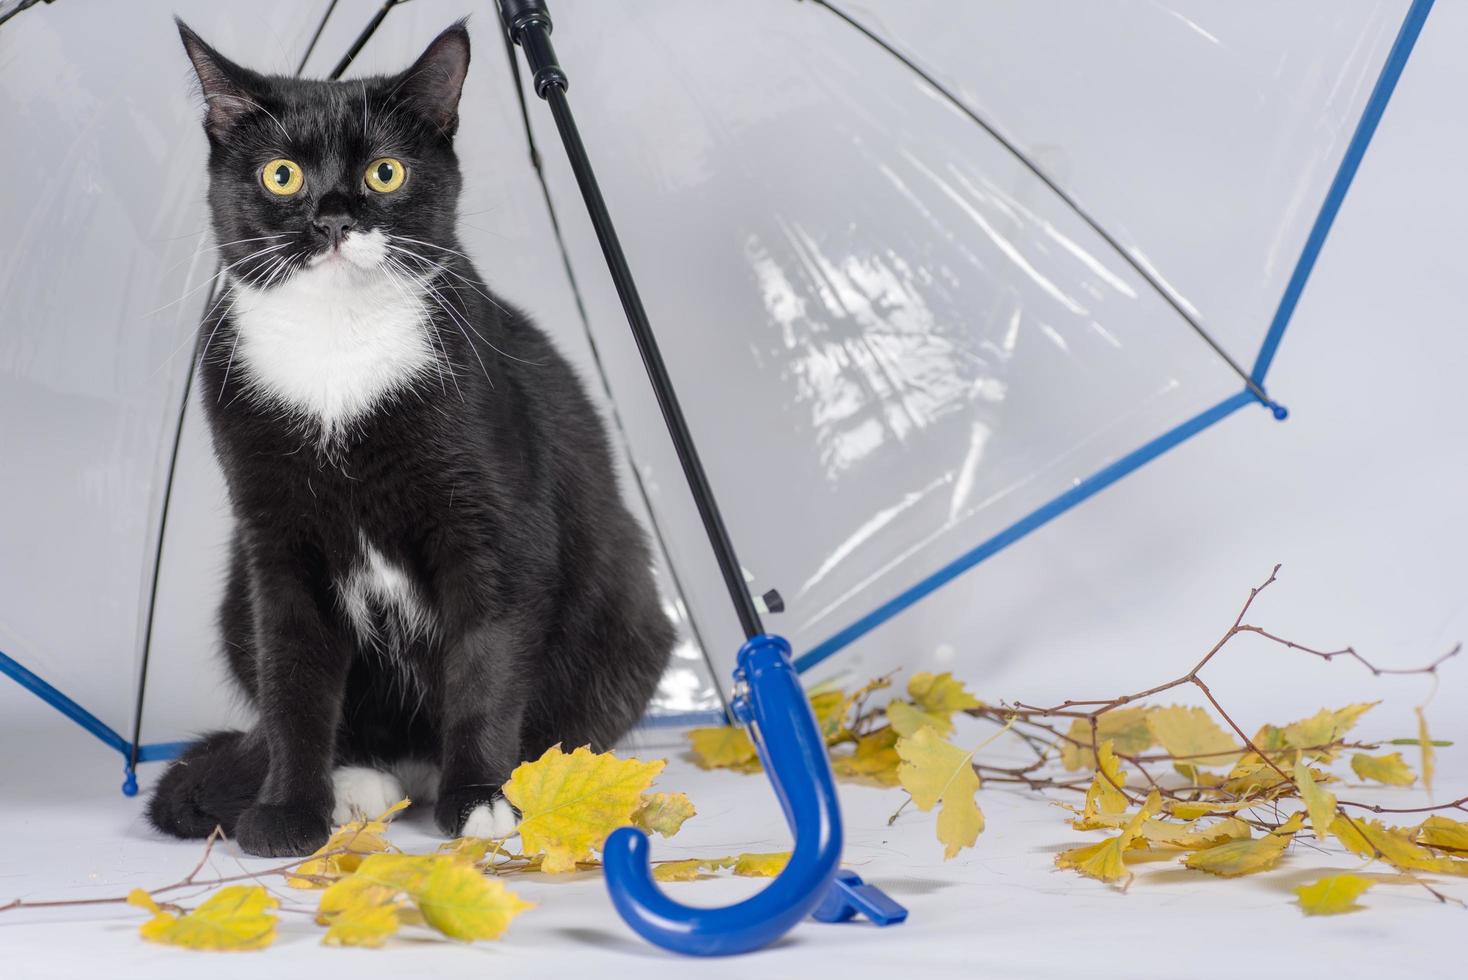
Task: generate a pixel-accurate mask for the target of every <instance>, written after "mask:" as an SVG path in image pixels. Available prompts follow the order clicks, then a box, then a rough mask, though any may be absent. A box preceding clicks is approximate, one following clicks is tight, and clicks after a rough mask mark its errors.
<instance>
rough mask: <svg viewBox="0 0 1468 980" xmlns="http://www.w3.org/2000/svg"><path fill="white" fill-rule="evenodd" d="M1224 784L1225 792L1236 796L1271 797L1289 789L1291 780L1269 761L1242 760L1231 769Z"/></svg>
mask: <svg viewBox="0 0 1468 980" xmlns="http://www.w3.org/2000/svg"><path fill="white" fill-rule="evenodd" d="M1222 785H1223V789H1224V791H1225V792H1228V793H1232V794H1233V795H1235V796H1242V797H1257V796H1259V795H1261V794H1262V795H1264V796H1265V798H1270V797H1273V796H1277V795H1279V793H1282V792H1284V791H1285V790H1286V789H1288V788H1289V785H1290V781H1289V778H1288V777H1287V776H1284V775H1282V774H1281V773H1280V771H1279V770H1278V769H1276V768H1275V767H1274V766H1271V765H1269V764H1268V763H1264V762H1259V763H1249V762H1243V761H1240V763H1239V764H1238V765H1236V766H1234V768H1233V769H1231V770H1230V771H1229V774H1228V778H1227V779H1225V780H1224V781H1223V784H1222Z"/></svg>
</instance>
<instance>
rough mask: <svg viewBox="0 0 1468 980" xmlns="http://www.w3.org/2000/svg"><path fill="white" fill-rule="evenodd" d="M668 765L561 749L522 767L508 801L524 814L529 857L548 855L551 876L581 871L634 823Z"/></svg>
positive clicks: (525, 846)
mask: <svg viewBox="0 0 1468 980" xmlns="http://www.w3.org/2000/svg"><path fill="white" fill-rule="evenodd" d="M665 764H666V763H665V762H664V761H663V760H661V759H657V760H654V761H652V762H642V761H640V760H638V759H619V758H617V757H616V756H615V755H613V754H612V753H610V752H603V753H593V752H592V751H591V749H590V748H589V747H587V746H582V747H581V748H578V749H576V750H575V751H574V752H572V753H570V754H569V755H567V754H566V753H565V752H562V751H561V747H560V746H559V745H553V746H551V747H550V748H549V749H546V751H545V754H544V755H542V756H541V757H540V758H539V759H537V760H535V761H534V762H522V763H521V764H520V765H518V766H516V767H515V771H514V772H512V773H510V779H509V781H508V782H506V783H505V785H504V794H505V799H507V800H509V801H510V802H511V803H512V804H514V805H515V807H516V808H518V809H519V811H520V842H521V846H522V848H523V849H524V851H525V853H526V854H539V853H542V852H543V853H544V854H545V862H544V864H543V865H542V866H541V868H542V870H543V871H545V872H546V873H547V874H559V873H561V872H566V871H574V870H576V862H577V861H579V860H585V859H588V858H590V857H591V856H592V852H593V851H594V850H597V849H599V848H600V847H601V845H602V842H603V841H605V840H606V839H607V835H608V834H610V833H611V832H612V831H614V830H616V829H617V828H618V827H622V826H625V825H627V824H628V823H630V822H631V821H632V814H633V813H634V812H636V810H637V808H638V806H639V805H640V804H641V801H642V794H643V792H644V791H646V789H647V788H648V786H649V785H651V783H652V781H653V779H654V778H656V777H657V774H658V773H660V772H662V771H663V766H664V765H665Z"/></svg>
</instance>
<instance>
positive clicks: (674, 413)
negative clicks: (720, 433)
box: [501, 0, 764, 639]
mask: <svg viewBox="0 0 1468 980" xmlns="http://www.w3.org/2000/svg"><path fill="white" fill-rule="evenodd" d="M501 12H502V14H503V16H504V20H505V23H506V25H507V27H508V29H509V31H510V36H511V37H512V38H513V39H514V41H515V42H516V43H517V44H519V45H520V46H521V47H522V48H523V49H524V50H525V59H526V61H527V62H529V64H530V70H531V72H532V77H533V84H534V88H535V93H536V94H537V95H539V96H540V97H541V98H542V99H545V100H546V101H547V102H548V103H550V108H551V115H552V116H554V117H555V121H556V129H557V131H559V133H560V134H561V143H562V145H563V146H564V147H565V149H566V157H567V159H568V160H569V162H570V164H571V171H572V173H574V174H575V175H576V184H577V186H579V187H580V189H581V197H582V199H583V200H584V201H585V203H586V211H587V214H588V215H589V216H590V218H591V224H592V226H593V228H595V230H596V238H597V241H598V242H600V243H601V250H602V255H603V256H604V257H605V258H606V262H607V268H608V269H609V270H610V272H611V275H612V282H613V283H614V284H615V285H616V287H617V295H618V297H620V298H621V300H622V310H623V311H624V312H625V313H626V315H627V323H628V325H629V326H630V327H631V328H632V336H633V338H634V339H635V340H636V342H637V350H638V352H639V353H640V354H641V355H642V364H643V367H645V368H646V369H647V376H648V379H649V380H650V381H651V382H652V388H653V393H654V394H655V395H656V396H657V400H658V407H659V408H660V409H662V413H663V421H664V422H665V423H666V425H667V427H668V435H669V436H670V437H671V438H672V440H673V448H674V450H675V451H676V452H677V453H678V461H679V462H680V463H681V464H682V466H683V476H684V478H685V479H686V480H687V481H688V489H689V492H690V493H692V494H693V502H694V504H695V505H696V506H697V507H698V515H699V517H700V518H701V519H702V520H703V527H704V531H705V532H706V533H707V534H708V539H709V544H710V546H712V548H713V551H714V558H715V559H716V560H717V561H718V564H719V571H720V573H722V575H723V577H724V586H725V588H727V589H728V590H729V599H730V601H732V602H733V604H734V612H735V614H736V615H737V616H738V617H739V625H740V627H741V628H742V629H743V630H744V635H745V638H746V639H751V638H753V637H755V636H758V635H760V634H762V633H763V632H764V627H763V625H762V624H761V623H760V617H759V610H758V609H757V608H756V607H755V604H754V598H753V596H751V594H750V592H749V589H748V588H747V587H746V586H745V583H744V572H743V569H742V566H740V564H739V557H738V556H737V555H736V554H735V552H734V544H733V542H732V541H731V540H730V539H729V531H728V529H727V528H726V527H725V525H724V518H723V515H722V514H721V513H720V512H719V505H718V503H717V502H716V501H715V499H714V491H713V488H712V487H711V486H710V485H709V482H708V475H707V474H706V473H705V472H704V469H703V463H702V461H701V460H700V459H699V456H698V449H697V447H696V446H695V445H694V442H693V435H692V433H691V432H690V431H689V429H688V422H687V420H686V419H685V418H684V417H683V409H682V407H681V406H680V405H679V404H678V396H677V393H676V392H675V391H674V390H673V381H672V378H671V377H670V376H669V374H668V368H667V365H666V364H664V363H663V356H662V352H661V351H660V350H659V349H658V344H657V338H656V337H655V336H654V335H653V332H652V325H651V324H650V323H649V322H648V319H647V311H646V310H644V309H643V306H642V298H641V297H640V296H639V295H638V292H637V284H636V282H634V280H633V278H632V270H631V269H630V268H628V266H627V257H626V256H625V255H624V254H623V252H622V244H621V242H620V241H619V240H618V238H617V232H616V229H615V227H613V225H612V218H611V215H610V214H609V213H608V211H607V206H606V201H605V200H603V199H602V195H601V188H600V187H598V185H597V182H596V174H595V173H594V172H593V170H592V167H591V160H590V158H589V157H587V155H586V147H585V146H583V145H582V143H581V135H580V133H579V132H578V131H577V129H576V120H575V119H574V118H573V117H572V115H571V106H570V103H569V102H568V101H567V99H566V87H567V84H568V82H567V79H566V74H565V72H564V71H563V70H562V69H561V67H560V65H559V64H558V63H557V62H556V56H555V50H554V49H553V48H552V47H551V43H550V29H551V24H550V16H549V14H548V13H547V11H546V9H545V4H543V3H540V2H538V0H501Z"/></svg>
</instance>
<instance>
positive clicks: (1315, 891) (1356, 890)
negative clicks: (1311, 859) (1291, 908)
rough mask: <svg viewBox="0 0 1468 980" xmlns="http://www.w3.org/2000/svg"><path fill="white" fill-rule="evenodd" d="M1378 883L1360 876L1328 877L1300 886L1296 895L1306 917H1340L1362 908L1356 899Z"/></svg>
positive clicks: (1342, 875) (1296, 890)
mask: <svg viewBox="0 0 1468 980" xmlns="http://www.w3.org/2000/svg"><path fill="white" fill-rule="evenodd" d="M1374 884H1376V882H1374V881H1372V880H1371V879H1370V878H1363V877H1361V876H1360V875H1352V874H1339V875H1327V876H1325V877H1324V878H1321V879H1320V880H1319V881H1316V882H1314V883H1313V884H1309V885H1300V886H1299V887H1298V888H1296V889H1295V894H1296V895H1298V896H1299V897H1300V908H1301V909H1302V910H1303V911H1304V913H1305V914H1306V915H1340V914H1341V913H1342V912H1353V911H1355V910H1356V909H1358V908H1360V907H1361V906H1359V905H1357V904H1356V899H1358V898H1360V897H1361V896H1362V895H1363V894H1365V892H1366V889H1368V888H1370V887H1371V886H1372V885H1374Z"/></svg>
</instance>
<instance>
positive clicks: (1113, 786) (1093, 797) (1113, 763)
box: [1071, 740, 1130, 830]
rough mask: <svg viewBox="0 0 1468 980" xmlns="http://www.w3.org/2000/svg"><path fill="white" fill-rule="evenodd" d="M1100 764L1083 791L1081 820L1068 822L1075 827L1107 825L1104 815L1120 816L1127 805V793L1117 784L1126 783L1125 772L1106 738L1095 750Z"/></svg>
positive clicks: (1091, 827)
mask: <svg viewBox="0 0 1468 980" xmlns="http://www.w3.org/2000/svg"><path fill="white" fill-rule="evenodd" d="M1096 758H1097V760H1098V761H1099V763H1100V767H1099V768H1098V769H1097V770H1096V777H1095V778H1094V779H1092V780H1091V786H1090V788H1089V789H1087V790H1086V802H1085V805H1084V808H1083V809H1082V810H1081V819H1079V820H1073V821H1071V826H1073V827H1075V828H1076V829H1077V830H1095V829H1097V828H1099V827H1104V826H1107V824H1106V822H1105V818H1106V817H1107V816H1115V815H1119V814H1121V813H1123V812H1125V811H1126V808H1127V807H1128V806H1129V805H1130V804H1129V803H1128V801H1127V798H1126V794H1125V793H1123V792H1122V791H1121V790H1120V789H1118V787H1120V786H1125V785H1126V773H1124V772H1122V769H1121V760H1119V759H1118V758H1117V757H1116V753H1115V752H1113V751H1112V748H1111V742H1110V741H1109V740H1108V741H1105V742H1102V743H1101V746H1100V747H1099V748H1098V749H1097V750H1096Z"/></svg>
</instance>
